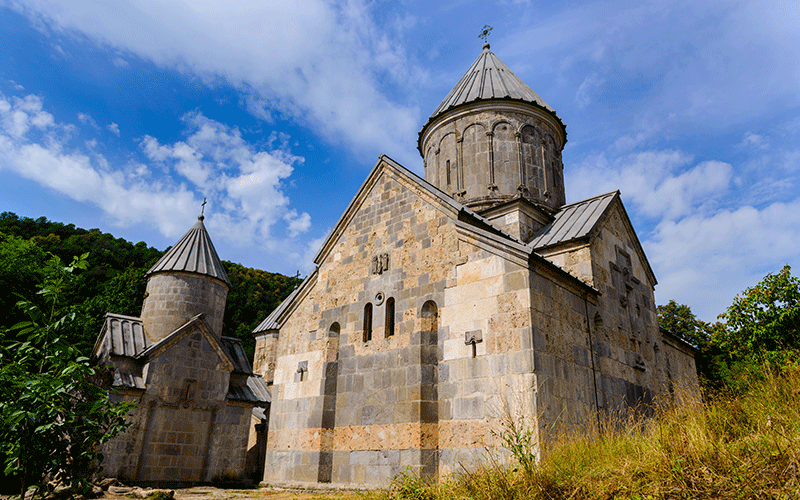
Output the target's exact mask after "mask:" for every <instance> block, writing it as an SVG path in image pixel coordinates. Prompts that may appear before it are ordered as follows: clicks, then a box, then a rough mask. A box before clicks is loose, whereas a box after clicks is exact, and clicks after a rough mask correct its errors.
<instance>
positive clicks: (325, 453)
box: [254, 44, 697, 486]
mask: <svg viewBox="0 0 800 500" xmlns="http://www.w3.org/2000/svg"><path fill="white" fill-rule="evenodd" d="M565 143H566V127H565V125H564V124H563V122H562V121H561V119H560V118H559V117H558V116H557V115H556V113H555V111H554V110H553V109H552V108H550V106H548V105H547V104H546V103H545V102H544V101H543V100H542V99H541V97H539V96H538V95H537V94H536V93H535V92H533V91H532V90H531V89H530V87H528V86H527V85H526V84H525V83H524V82H522V80H520V79H519V78H518V77H517V76H516V75H515V74H514V73H513V72H512V71H511V70H510V69H508V67H506V66H505V65H504V64H503V63H502V62H501V61H500V60H499V59H498V58H497V56H495V55H494V53H492V51H491V50H490V47H489V45H488V44H485V45H484V48H483V51H482V53H481V54H480V56H479V57H478V59H477V60H476V61H475V63H474V64H473V65H472V66H471V67H470V69H469V70H468V71H467V73H466V74H465V75H464V76H463V77H462V78H461V80H460V81H459V82H458V83H457V84H456V86H455V87H454V88H453V90H452V91H451V92H450V94H448V96H447V97H446V98H445V100H444V101H443V102H442V104H441V105H440V106H439V108H437V109H436V110H435V111H434V113H433V114H432V115H431V117H430V119H429V120H428V121H427V123H426V124H425V125H424V126H423V128H422V130H421V132H420V135H419V143H418V148H419V151H420V153H421V155H422V157H423V159H424V163H425V179H422V178H420V177H418V176H417V175H415V174H414V173H412V172H411V171H409V170H407V169H406V168H404V167H403V166H401V165H399V164H397V163H396V162H395V161H393V160H392V159H390V158H389V157H387V156H381V157H380V158H379V160H378V162H377V164H376V165H375V167H374V168H373V169H372V171H371V172H370V174H369V176H368V177H367V179H366V180H365V182H364V184H363V185H362V186H361V188H360V189H359V191H358V192H357V193H356V195H355V197H354V198H353V200H352V201H351V203H350V205H349V206H348V207H347V209H346V210H345V213H344V214H343V215H342V217H341V218H340V220H339V221H338V223H337V225H336V226H335V227H334V229H333V230H332V232H331V234H330V235H329V237H328V238H327V240H326V241H325V242H324V244H323V245H322V248H320V250H319V252H318V254H317V255H316V257H315V259H314V263H315V264H316V267H315V269H314V271H313V272H311V273H310V274H309V275H308V277H306V279H305V280H304V281H303V283H302V284H301V285H300V286H299V287H298V288H297V289H296V290H295V291H294V292H293V293H292V294H291V295H290V296H289V297H288V298H287V299H286V300H285V301H284V302H283V303H282V304H281V305H280V306H279V307H278V308H277V309H276V310H275V311H273V313H272V314H270V315H269V316H268V317H267V318H266V319H265V320H264V321H263V322H262V323H261V325H259V327H258V328H257V329H256V330H255V332H254V335H255V336H256V358H255V361H254V371H255V372H256V373H257V374H260V375H261V376H262V377H263V379H264V380H265V381H266V382H267V383H269V384H271V390H272V398H273V399H272V404H271V407H270V417H269V431H268V439H267V451H266V465H265V469H264V481H265V482H267V483H270V484H276V485H299V484H306V485H308V484H315V483H336V484H340V485H351V486H385V485H387V484H388V483H389V482H390V480H391V478H392V477H393V476H394V475H396V474H398V473H401V472H404V471H406V470H411V471H413V472H415V473H418V474H422V475H432V476H436V475H442V474H446V473H448V472H451V471H454V470H456V467H457V466H458V465H459V464H467V465H468V464H469V463H471V462H473V461H475V460H480V456H481V455H482V452H483V450H484V449H485V447H486V446H494V445H497V444H499V443H498V439H497V434H496V433H495V432H496V431H499V430H501V426H502V421H503V419H504V418H506V416H507V415H510V416H511V417H512V418H515V419H518V420H519V421H521V422H524V424H525V425H526V426H527V428H529V429H531V430H532V431H533V432H534V435H535V436H536V437H537V438H538V439H539V442H540V443H546V438H547V432H548V429H553V428H556V427H558V426H559V425H568V426H575V425H577V426H580V425H582V424H583V423H585V422H587V419H596V418H598V415H609V414H616V413H618V412H624V411H627V410H628V409H631V408H637V407H638V408H645V409H646V408H648V407H649V406H648V405H652V403H653V402H654V401H655V400H656V399H667V400H668V399H669V398H671V397H674V393H673V391H674V390H675V388H676V387H678V386H681V387H688V388H690V389H691V388H693V387H696V386H697V378H696V375H695V365H694V357H693V351H692V349H691V347H690V346H688V345H686V344H685V343H683V342H681V341H680V340H678V339H675V338H673V337H671V336H670V335H669V334H668V333H666V332H664V331H661V330H659V327H658V323H657V316H656V309H655V302H654V294H653V290H654V287H655V285H656V278H655V275H654V273H653V271H652V269H651V267H650V265H649V263H648V261H647V257H646V256H645V253H644V250H643V249H642V246H641V244H640V242H639V240H638V238H637V236H636V233H635V231H634V229H633V226H632V225H631V222H630V219H629V218H628V215H627V213H626V211H625V208H624V206H623V203H622V201H621V199H620V194H619V192H612V193H606V194H601V195H599V196H596V197H593V198H590V199H587V200H582V201H579V202H575V203H570V204H565V201H566V200H565V191H564V177H563V164H562V161H561V151H562V149H563V147H564V145H565ZM493 431H495V432H493Z"/></svg>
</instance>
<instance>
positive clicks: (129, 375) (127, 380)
mask: <svg viewBox="0 0 800 500" xmlns="http://www.w3.org/2000/svg"><path fill="white" fill-rule="evenodd" d="M111 385H112V386H113V387H129V388H131V389H147V386H146V385H145V383H144V379H143V378H142V375H141V373H138V372H133V371H128V370H124V369H120V368H119V367H114V382H112V384H111Z"/></svg>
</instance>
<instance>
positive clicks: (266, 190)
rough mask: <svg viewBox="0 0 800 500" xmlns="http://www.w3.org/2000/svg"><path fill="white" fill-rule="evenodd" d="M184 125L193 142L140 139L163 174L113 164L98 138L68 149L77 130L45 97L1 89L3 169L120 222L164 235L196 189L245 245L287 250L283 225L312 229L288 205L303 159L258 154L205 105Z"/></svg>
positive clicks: (193, 205)
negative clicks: (279, 230) (278, 228)
mask: <svg viewBox="0 0 800 500" xmlns="http://www.w3.org/2000/svg"><path fill="white" fill-rule="evenodd" d="M85 120H86V121H87V122H88V119H85ZM184 122H185V124H186V126H187V127H188V130H187V137H186V140H185V141H178V142H175V143H173V144H164V145H162V144H159V142H158V141H157V140H156V139H155V138H153V137H149V136H145V137H144V138H143V139H142V141H141V146H142V151H143V153H144V155H145V156H146V157H147V158H148V160H150V161H151V162H153V163H155V164H158V165H160V166H161V169H162V171H165V172H166V173H167V174H168V175H166V176H164V175H153V174H157V173H158V172H156V171H153V170H152V169H148V168H147V166H145V165H143V164H138V163H135V164H131V165H123V166H113V167H112V166H111V165H109V161H108V160H107V159H106V158H105V157H103V156H102V155H101V154H99V153H97V152H96V151H95V146H96V144H97V143H96V141H87V142H84V144H85V148H86V149H85V150H79V149H70V148H68V146H67V144H68V143H69V138H70V133H69V132H70V127H69V126H68V125H62V124H59V123H56V122H55V121H54V120H53V117H52V115H50V114H49V113H47V112H46V111H44V109H43V105H42V101H41V99H39V98H37V97H36V96H31V95H29V96H26V97H24V98H18V97H12V98H7V97H6V96H4V95H2V94H0V168H4V169H8V170H11V171H13V172H15V173H17V174H18V175H20V176H22V177H25V178H27V179H30V180H33V181H35V182H37V183H39V184H41V185H42V186H44V187H46V188H49V189H52V190H54V191H57V192H59V193H62V194H65V195H67V196H69V197H70V198H72V199H74V200H76V201H79V202H85V203H90V204H94V205H96V206H97V207H99V208H100V209H102V210H103V211H104V212H105V214H106V215H108V216H109V217H110V218H111V219H112V220H113V221H114V222H115V223H116V224H119V225H131V224H136V223H141V222H147V223H150V224H153V225H155V226H156V227H158V229H159V231H160V232H161V233H162V234H164V235H165V236H176V235H178V234H179V233H180V232H181V231H183V230H185V223H186V221H187V220H191V218H192V215H193V214H195V213H196V211H197V208H198V207H199V201H198V200H197V196H196V195H195V192H198V193H199V194H200V195H201V196H200V197H204V196H205V197H208V198H209V200H211V206H210V207H209V209H211V210H207V211H206V212H207V214H208V213H209V212H212V210H213V212H212V214H213V215H212V216H211V217H209V218H208V219H207V221H208V224H209V225H210V226H213V227H215V228H219V229H220V231H219V233H220V234H222V235H223V236H224V237H227V238H228V239H229V241H231V242H234V243H237V244H240V245H259V244H260V245H265V246H266V247H268V248H273V249H275V248H280V247H281V246H283V245H285V242H284V241H283V240H282V239H279V238H271V235H270V230H271V228H272V227H273V226H274V225H275V224H278V223H281V224H285V225H286V232H287V234H288V235H289V238H294V237H296V236H298V235H299V234H301V233H303V232H305V231H307V230H308V229H309V227H310V225H311V218H310V216H309V215H308V214H307V213H298V212H297V211H296V210H293V209H289V208H288V206H289V199H288V198H287V197H286V196H285V195H284V194H283V191H282V184H281V183H282V181H283V180H284V179H286V178H287V177H288V176H289V175H291V173H292V171H293V165H294V164H298V163H302V161H303V159H302V158H299V157H297V156H293V155H292V154H290V153H289V152H288V151H284V150H274V151H259V150H257V149H256V148H255V147H254V146H252V145H251V144H249V143H247V142H246V141H245V140H244V139H243V138H242V136H241V134H240V133H239V131H238V130H237V129H236V128H230V127H227V126H226V125H224V124H221V123H219V122H216V121H214V120H210V119H208V118H206V117H205V116H203V115H202V114H200V113H198V112H193V113H189V114H187V115H186V116H185V117H184ZM212 207H213V209H212Z"/></svg>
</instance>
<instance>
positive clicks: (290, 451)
mask: <svg viewBox="0 0 800 500" xmlns="http://www.w3.org/2000/svg"><path fill="white" fill-rule="evenodd" d="M432 203H436V202H435V201H434V200H433V199H432V198H431V196H430V193H428V192H427V191H424V190H422V189H421V188H420V187H419V186H417V185H415V184H413V183H409V182H407V181H406V180H405V179H403V178H400V177H397V176H395V175H394V174H393V173H392V171H391V170H388V169H387V170H386V171H384V173H383V175H382V176H381V178H380V179H379V180H378V182H377V183H376V185H375V186H374V187H373V188H372V189H371V191H370V192H369V193H368V194H367V195H366V197H365V199H364V200H363V202H362V204H361V205H360V207H359V209H358V211H357V213H356V214H355V215H354V217H353V218H352V220H350V221H349V223H348V225H347V227H346V229H345V230H344V232H343V234H342V236H341V237H340V239H339V241H338V242H337V243H336V244H335V245H333V247H332V248H331V250H330V252H329V254H328V255H327V256H326V257H325V260H324V261H323V262H322V264H321V265H320V268H319V271H318V280H317V282H316V284H315V285H314V286H313V288H312V289H311V290H310V291H309V293H308V295H307V296H306V297H305V298H304V299H302V301H301V303H300V304H299V305H298V307H297V308H296V309H295V310H294V312H292V313H291V315H290V316H289V318H288V319H287V320H286V322H285V324H284V325H283V327H282V328H281V332H280V335H279V338H278V348H277V356H276V358H277V361H276V369H275V383H274V386H273V395H274V400H273V404H272V407H271V415H270V429H269V438H268V444H267V447H268V451H267V460H266V462H267V465H266V469H265V481H268V482H270V483H273V484H280V483H284V484H286V483H293V482H318V481H320V482H328V481H330V482H333V483H345V484H366V485H371V486H379V485H387V484H388V483H389V481H390V479H391V477H393V476H394V475H396V474H398V473H400V472H403V471H405V470H406V468H407V467H410V468H411V470H412V471H414V472H415V473H419V474H424V475H427V474H429V475H433V474H437V473H444V472H448V471H451V470H454V469H455V467H456V465H457V463H458V461H459V460H470V459H473V458H475V457H477V456H478V455H480V454H481V453H482V451H483V447H484V445H488V444H490V443H491V442H492V439H494V438H493V436H492V434H491V430H492V429H496V428H498V426H497V425H496V424H498V422H499V419H500V418H501V417H502V407H503V404H504V401H512V402H513V399H514V397H516V393H517V389H518V387H519V386H520V384H527V385H528V386H532V385H534V382H533V380H532V375H531V374H530V371H531V362H532V354H531V352H530V338H531V335H530V309H529V299H530V294H529V292H528V273H527V270H526V266H525V262H524V261H522V262H516V263H514V262H513V259H510V258H509V256H508V255H506V254H505V253H504V252H505V251H504V250H498V249H497V248H494V247H493V246H492V245H487V244H486V242H482V243H479V242H478V241H477V240H476V239H475V238H473V237H470V236H465V235H464V234H460V233H459V232H458V230H457V228H456V223H455V221H454V220H453V219H452V218H451V217H452V215H451V214H448V213H447V210H449V208H448V209H444V208H441V207H439V206H438V205H435V204H432ZM478 239H480V238H478ZM384 253H385V254H388V256H389V265H388V269H386V270H383V271H382V272H380V273H376V272H374V271H373V269H372V257H373V256H376V255H377V256H380V255H381V254H384ZM379 292H382V293H383V294H384V297H385V299H388V298H389V297H392V298H394V299H395V306H396V310H395V334H394V336H392V337H389V338H387V337H385V333H386V332H385V329H384V316H385V312H386V302H383V304H381V305H378V301H376V300H375V297H376V294H378V293H379ZM367 302H372V304H373V332H372V336H373V337H372V340H371V341H369V342H364V339H363V319H364V305H365V304H366V303H367ZM431 303H433V304H435V307H431V306H430V304H431ZM426 304H428V305H427V306H426ZM334 322H336V323H338V324H339V326H340V332H339V334H338V335H335V334H333V333H329V330H330V329H331V325H332V324H333V323H334ZM465 334H470V335H477V338H478V339H479V341H478V342H476V344H475V357H473V347H472V344H466V343H465ZM526 339H527V340H526ZM525 346H527V347H525ZM337 351H338V358H337ZM302 363H307V367H308V368H307V369H308V371H307V372H306V373H304V374H303V380H302V381H301V380H300V374H298V372H297V370H298V367H300V366H302ZM532 405H533V403H532V398H531V397H530V396H529V397H528V399H527V401H526V402H525V403H524V404H523V405H522V406H521V407H520V408H523V410H524V411H525V412H527V413H528V414H531V415H532V414H533V413H532V412H533V408H532Z"/></svg>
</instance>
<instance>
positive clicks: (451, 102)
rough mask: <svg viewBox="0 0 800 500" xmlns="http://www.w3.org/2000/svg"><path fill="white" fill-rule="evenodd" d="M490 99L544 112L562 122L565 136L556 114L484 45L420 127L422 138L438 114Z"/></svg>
mask: <svg viewBox="0 0 800 500" xmlns="http://www.w3.org/2000/svg"><path fill="white" fill-rule="evenodd" d="M489 99H507V100H510V101H520V102H526V103H528V104H533V105H536V106H539V107H541V108H543V109H546V110H547V111H549V112H550V113H552V115H553V117H554V118H555V119H556V120H558V122H559V123H561V126H562V128H563V129H564V134H566V126H565V125H564V123H563V122H562V121H561V118H559V117H558V115H556V112H555V110H554V109H553V108H551V107H550V106H549V105H548V104H547V103H546V102H544V99H542V98H541V97H540V96H539V94H537V93H536V92H534V91H533V89H531V88H530V87H529V86H528V84H526V83H525V82H523V81H522V79H521V78H520V77H518V76H517V75H516V74H515V73H514V72H513V71H511V70H510V69H509V68H508V66H506V65H505V64H504V63H503V61H501V60H500V59H499V58H498V57H497V56H496V55H495V54H494V52H492V51H491V50H490V47H489V44H488V43H484V44H483V51H482V52H481V55H479V56H478V58H477V59H476V60H475V62H474V63H472V66H470V67H469V69H468V70H467V72H466V73H464V76H462V77H461V79H460V80H459V81H458V83H456V86H455V87H453V90H451V91H450V93H449V94H447V97H445V98H444V100H443V101H442V103H441V104H439V107H437V108H436V110H435V111H434V112H433V113H432V114H431V116H430V118H428V121H427V122H426V123H425V125H424V126H423V127H422V131H420V137H422V134H423V132H424V131H425V127H427V126H428V124H429V123H431V122H432V121H434V120H435V119H436V118H437V117H438V116H439V115H441V114H443V113H445V112H447V111H449V110H451V109H453V108H455V107H457V106H461V105H463V104H468V103H471V102H475V101H482V100H489Z"/></svg>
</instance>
